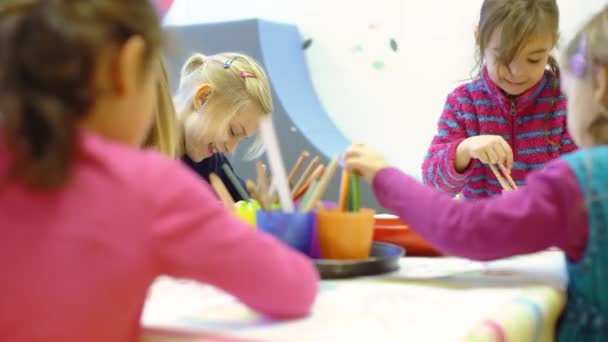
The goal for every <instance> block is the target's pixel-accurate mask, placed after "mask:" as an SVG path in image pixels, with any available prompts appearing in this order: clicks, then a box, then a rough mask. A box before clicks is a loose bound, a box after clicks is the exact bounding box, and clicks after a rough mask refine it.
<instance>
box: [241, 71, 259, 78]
mask: <svg viewBox="0 0 608 342" xmlns="http://www.w3.org/2000/svg"><path fill="white" fill-rule="evenodd" d="M239 77H240V78H257V76H256V75H255V74H253V73H250V72H247V71H239Z"/></svg>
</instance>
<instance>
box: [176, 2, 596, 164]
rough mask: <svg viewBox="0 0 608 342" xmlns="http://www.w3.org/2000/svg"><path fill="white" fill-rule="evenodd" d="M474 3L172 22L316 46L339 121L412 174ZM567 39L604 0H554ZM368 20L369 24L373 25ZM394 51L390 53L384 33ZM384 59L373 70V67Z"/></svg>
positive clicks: (182, 13)
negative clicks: (278, 30) (267, 29)
mask: <svg viewBox="0 0 608 342" xmlns="http://www.w3.org/2000/svg"><path fill="white" fill-rule="evenodd" d="M481 3H482V1H481V0H458V1H451V0H426V1H419V0H374V1H371V2H370V1H352V0H351V1H348V0H307V1H293V0H282V1H278V0H231V1H203V0H175V4H174V5H173V8H172V9H171V11H170V12H169V14H168V16H167V18H166V23H167V24H171V25H180V24H193V23H202V22H213V21H226V20H234V19H245V18H253V17H257V18H264V19H270V20H278V21H283V22H288V23H293V24H296V25H298V26H299V27H300V30H301V31H302V33H303V34H304V35H305V36H306V37H310V38H312V39H313V43H312V45H311V47H310V48H309V49H307V50H306V53H307V57H308V62H309V66H310V70H311V77H312V80H313V83H314V85H315V87H316V89H317V92H318V94H319V96H320V98H321V101H322V102H323V104H324V105H325V107H326V109H327V110H328V112H329V113H330V116H331V117H332V118H333V120H334V122H335V123H336V125H337V126H338V127H339V128H340V129H341V130H342V131H343V132H344V134H345V135H346V136H347V137H348V138H350V139H351V140H353V141H362V142H368V143H371V144H372V145H374V146H376V147H378V148H380V149H381V150H382V151H384V152H385V153H386V155H387V156H388V157H389V159H390V160H391V161H392V162H393V163H395V164H396V165H398V166H399V167H400V168H401V169H403V170H404V171H406V172H408V173H410V174H412V175H419V173H420V164H421V162H422V156H423V155H424V153H425V152H426V149H427V147H428V144H429V142H430V140H431V138H432V135H433V133H434V130H435V125H436V121H437V118H438V116H439V115H440V113H441V109H442V108H443V103H444V100H445V97H446V95H447V93H448V92H449V91H450V90H452V89H453V88H454V87H455V86H456V85H457V84H458V83H459V80H463V79H466V78H468V77H469V76H470V70H471V68H472V66H473V52H474V50H473V49H474V45H473V30H474V27H475V23H476V20H477V15H478V11H479V7H480V5H481ZM558 3H559V6H560V10H561V23H562V25H561V30H562V37H563V38H564V40H567V39H568V37H570V36H571V35H572V34H573V33H574V32H575V31H576V29H577V28H578V27H579V26H580V25H581V23H582V22H583V21H584V20H586V19H587V18H588V17H589V16H590V15H591V14H592V13H593V12H594V11H597V10H599V9H600V8H602V7H603V6H605V5H606V1H605V0H561V1H558ZM370 25H372V27H371V28H370ZM391 38H393V39H395V40H396V41H397V42H398V45H399V49H398V51H397V52H394V51H393V50H391V49H390V45H389V42H390V39H391ZM376 61H382V62H383V64H384V66H383V67H382V68H376V67H374V66H373V63H374V62H376Z"/></svg>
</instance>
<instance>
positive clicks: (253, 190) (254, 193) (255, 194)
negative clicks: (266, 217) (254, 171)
mask: <svg viewBox="0 0 608 342" xmlns="http://www.w3.org/2000/svg"><path fill="white" fill-rule="evenodd" d="M245 186H246V187H247V191H249V193H250V194H251V198H253V199H254V200H256V201H258V203H260V193H259V191H258V187H257V186H256V185H255V182H254V181H252V180H251V179H248V180H246V181H245Z"/></svg>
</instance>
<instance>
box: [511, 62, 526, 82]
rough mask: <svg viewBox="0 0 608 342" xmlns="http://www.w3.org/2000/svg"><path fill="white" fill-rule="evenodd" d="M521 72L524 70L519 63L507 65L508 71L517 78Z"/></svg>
mask: <svg viewBox="0 0 608 342" xmlns="http://www.w3.org/2000/svg"><path fill="white" fill-rule="evenodd" d="M523 72H524V70H523V68H522V67H521V65H520V64H519V63H511V65H509V73H511V75H512V76H513V77H515V78H517V77H519V76H521V75H522V73H523ZM515 81H517V80H515Z"/></svg>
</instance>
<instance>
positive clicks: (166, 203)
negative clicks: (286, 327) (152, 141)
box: [148, 162, 318, 318]
mask: <svg viewBox="0 0 608 342" xmlns="http://www.w3.org/2000/svg"><path fill="white" fill-rule="evenodd" d="M159 168H162V170H159ZM150 169H155V170H158V172H154V174H155V175H157V176H155V179H152V180H151V182H152V184H154V183H155V184H156V188H155V189H153V190H151V191H154V193H153V195H154V201H153V204H152V207H151V208H150V215H151V218H152V220H151V223H150V224H151V227H149V228H150V230H149V232H148V234H150V233H151V234H152V238H151V241H150V242H151V243H152V252H153V253H154V259H153V260H152V261H153V265H156V266H157V268H156V270H157V272H158V273H160V274H168V275H170V276H174V277H179V278H191V279H196V280H198V281H201V282H205V283H208V284H211V285H213V286H216V287H218V288H220V289H222V290H224V291H226V292H228V293H230V294H232V295H234V296H235V297H237V298H238V299H239V300H241V301H242V302H243V303H245V304H247V305H248V306H250V307H251V308H253V309H254V310H256V311H259V312H260V313H263V314H266V315H269V316H273V317H279V318H282V317H285V318H288V317H296V316H301V315H305V314H307V313H308V312H309V310H310V307H311V305H312V303H313V301H314V298H315V296H316V293H317V281H318V274H317V271H316V270H315V268H314V267H313V265H312V264H311V262H310V261H309V260H308V258H307V257H306V256H304V255H303V254H300V253H299V252H296V251H293V250H291V249H289V248H288V247H287V246H286V245H284V244H282V243H281V242H279V241H277V240H275V239H274V238H273V237H271V236H269V235H266V234H263V233H260V232H257V231H254V230H253V229H251V228H250V227H248V226H247V225H246V224H245V223H244V222H243V221H241V220H240V219H238V218H236V217H234V216H233V215H232V214H230V213H229V212H228V211H227V210H226V209H225V208H224V207H223V206H222V205H221V204H220V203H219V201H218V200H217V199H216V198H215V196H214V195H213V194H212V192H211V191H210V189H209V188H208V186H207V184H205V183H204V182H203V181H202V180H201V179H199V178H198V177H196V176H195V175H194V174H193V173H190V172H188V170H185V169H183V168H182V167H179V166H178V165H167V163H160V162H159V163H156V165H154V166H153V167H152V168H150ZM167 180H171V181H170V182H169V181H167ZM151 195H152V194H151Z"/></svg>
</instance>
